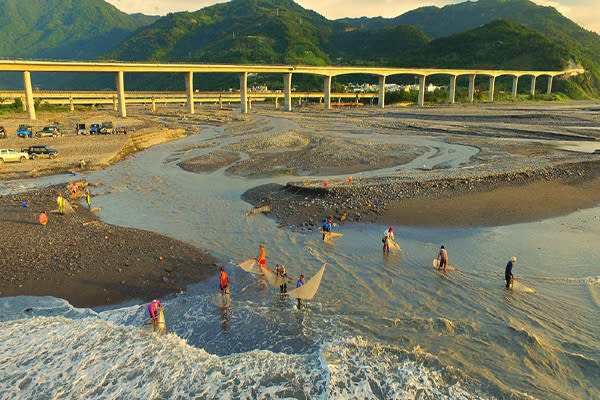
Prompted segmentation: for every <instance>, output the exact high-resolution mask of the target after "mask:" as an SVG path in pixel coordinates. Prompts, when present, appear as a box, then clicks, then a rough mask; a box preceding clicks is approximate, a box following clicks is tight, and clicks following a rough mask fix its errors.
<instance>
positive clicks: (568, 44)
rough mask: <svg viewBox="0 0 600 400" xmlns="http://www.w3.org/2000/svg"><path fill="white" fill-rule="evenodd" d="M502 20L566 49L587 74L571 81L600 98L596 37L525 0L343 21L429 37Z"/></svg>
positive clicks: (599, 40) (491, 0)
mask: <svg viewBox="0 0 600 400" xmlns="http://www.w3.org/2000/svg"><path fill="white" fill-rule="evenodd" d="M499 18H504V19H508V20H510V21H513V22H518V23H520V24H523V25H525V26H527V27H529V28H531V29H534V30H536V31H538V32H540V33H541V34H543V35H544V36H546V37H547V38H548V39H550V40H552V41H554V42H555V43H557V44H558V45H560V46H562V47H564V48H566V49H568V50H569V51H570V52H571V53H572V54H573V55H574V56H575V58H576V61H577V62H579V63H581V64H582V65H583V66H584V67H585V68H586V69H587V70H589V71H590V73H589V74H587V75H585V76H580V77H578V78H574V80H575V81H577V83H578V84H579V85H580V86H581V87H582V88H583V89H584V90H585V91H586V92H587V93H589V94H591V95H594V96H596V97H597V96H599V95H600V90H599V88H600V35H598V34H596V33H594V32H591V31H588V30H586V29H583V28H582V27H580V26H579V25H577V24H576V23H574V22H573V21H571V20H570V19H568V18H566V17H564V16H563V15H562V14H560V13H559V12H558V11H556V9H555V8H553V7H543V6H538V5H537V4H535V3H533V2H531V1H529V0H478V1H466V2H464V3H459V4H451V5H447V6H445V7H442V8H438V7H421V8H417V9H415V10H412V11H409V12H407V13H405V14H402V15H400V16H398V17H395V18H389V19H388V18H358V19H352V18H345V19H341V20H339V22H346V23H350V24H352V25H353V26H356V27H360V28H363V29H380V28H382V27H393V26H399V25H412V26H415V27H417V28H419V29H421V30H422V31H423V32H424V33H425V34H426V35H427V36H429V37H431V38H441V37H446V36H449V35H452V34H455V33H459V32H464V31H466V30H468V29H473V28H476V27H478V26H481V25H483V24H487V23H489V22H491V21H493V20H495V19H499Z"/></svg>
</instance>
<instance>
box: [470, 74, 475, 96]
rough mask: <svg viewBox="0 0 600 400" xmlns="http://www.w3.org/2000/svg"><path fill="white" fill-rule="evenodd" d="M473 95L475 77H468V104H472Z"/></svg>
mask: <svg viewBox="0 0 600 400" xmlns="http://www.w3.org/2000/svg"><path fill="white" fill-rule="evenodd" d="M474 93H475V75H469V103H472V102H473V94H474Z"/></svg>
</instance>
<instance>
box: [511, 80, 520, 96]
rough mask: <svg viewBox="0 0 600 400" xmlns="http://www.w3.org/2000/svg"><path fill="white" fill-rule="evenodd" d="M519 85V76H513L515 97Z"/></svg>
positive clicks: (513, 93) (513, 94)
mask: <svg viewBox="0 0 600 400" xmlns="http://www.w3.org/2000/svg"><path fill="white" fill-rule="evenodd" d="M518 87H519V77H518V76H516V75H515V76H513V85H512V94H511V96H512V97H513V98H515V97H517V88H518Z"/></svg>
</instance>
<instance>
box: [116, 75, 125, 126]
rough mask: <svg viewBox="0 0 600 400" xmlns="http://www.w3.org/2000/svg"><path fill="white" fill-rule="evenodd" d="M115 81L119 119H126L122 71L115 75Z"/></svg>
mask: <svg viewBox="0 0 600 400" xmlns="http://www.w3.org/2000/svg"><path fill="white" fill-rule="evenodd" d="M115 79H116V81H117V93H118V95H119V111H120V113H121V117H123V118H126V117H127V108H126V106H125V82H124V79H123V71H119V72H117V73H116V74H115Z"/></svg>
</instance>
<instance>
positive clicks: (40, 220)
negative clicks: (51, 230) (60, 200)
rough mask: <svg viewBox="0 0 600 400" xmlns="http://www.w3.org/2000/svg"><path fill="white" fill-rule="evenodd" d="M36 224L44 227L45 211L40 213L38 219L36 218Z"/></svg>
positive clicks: (46, 217)
mask: <svg viewBox="0 0 600 400" xmlns="http://www.w3.org/2000/svg"><path fill="white" fill-rule="evenodd" d="M38 222H39V223H40V224H41V225H44V226H45V225H46V224H47V223H48V216H47V215H46V211H42V212H41V213H40V217H39V218H38Z"/></svg>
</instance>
